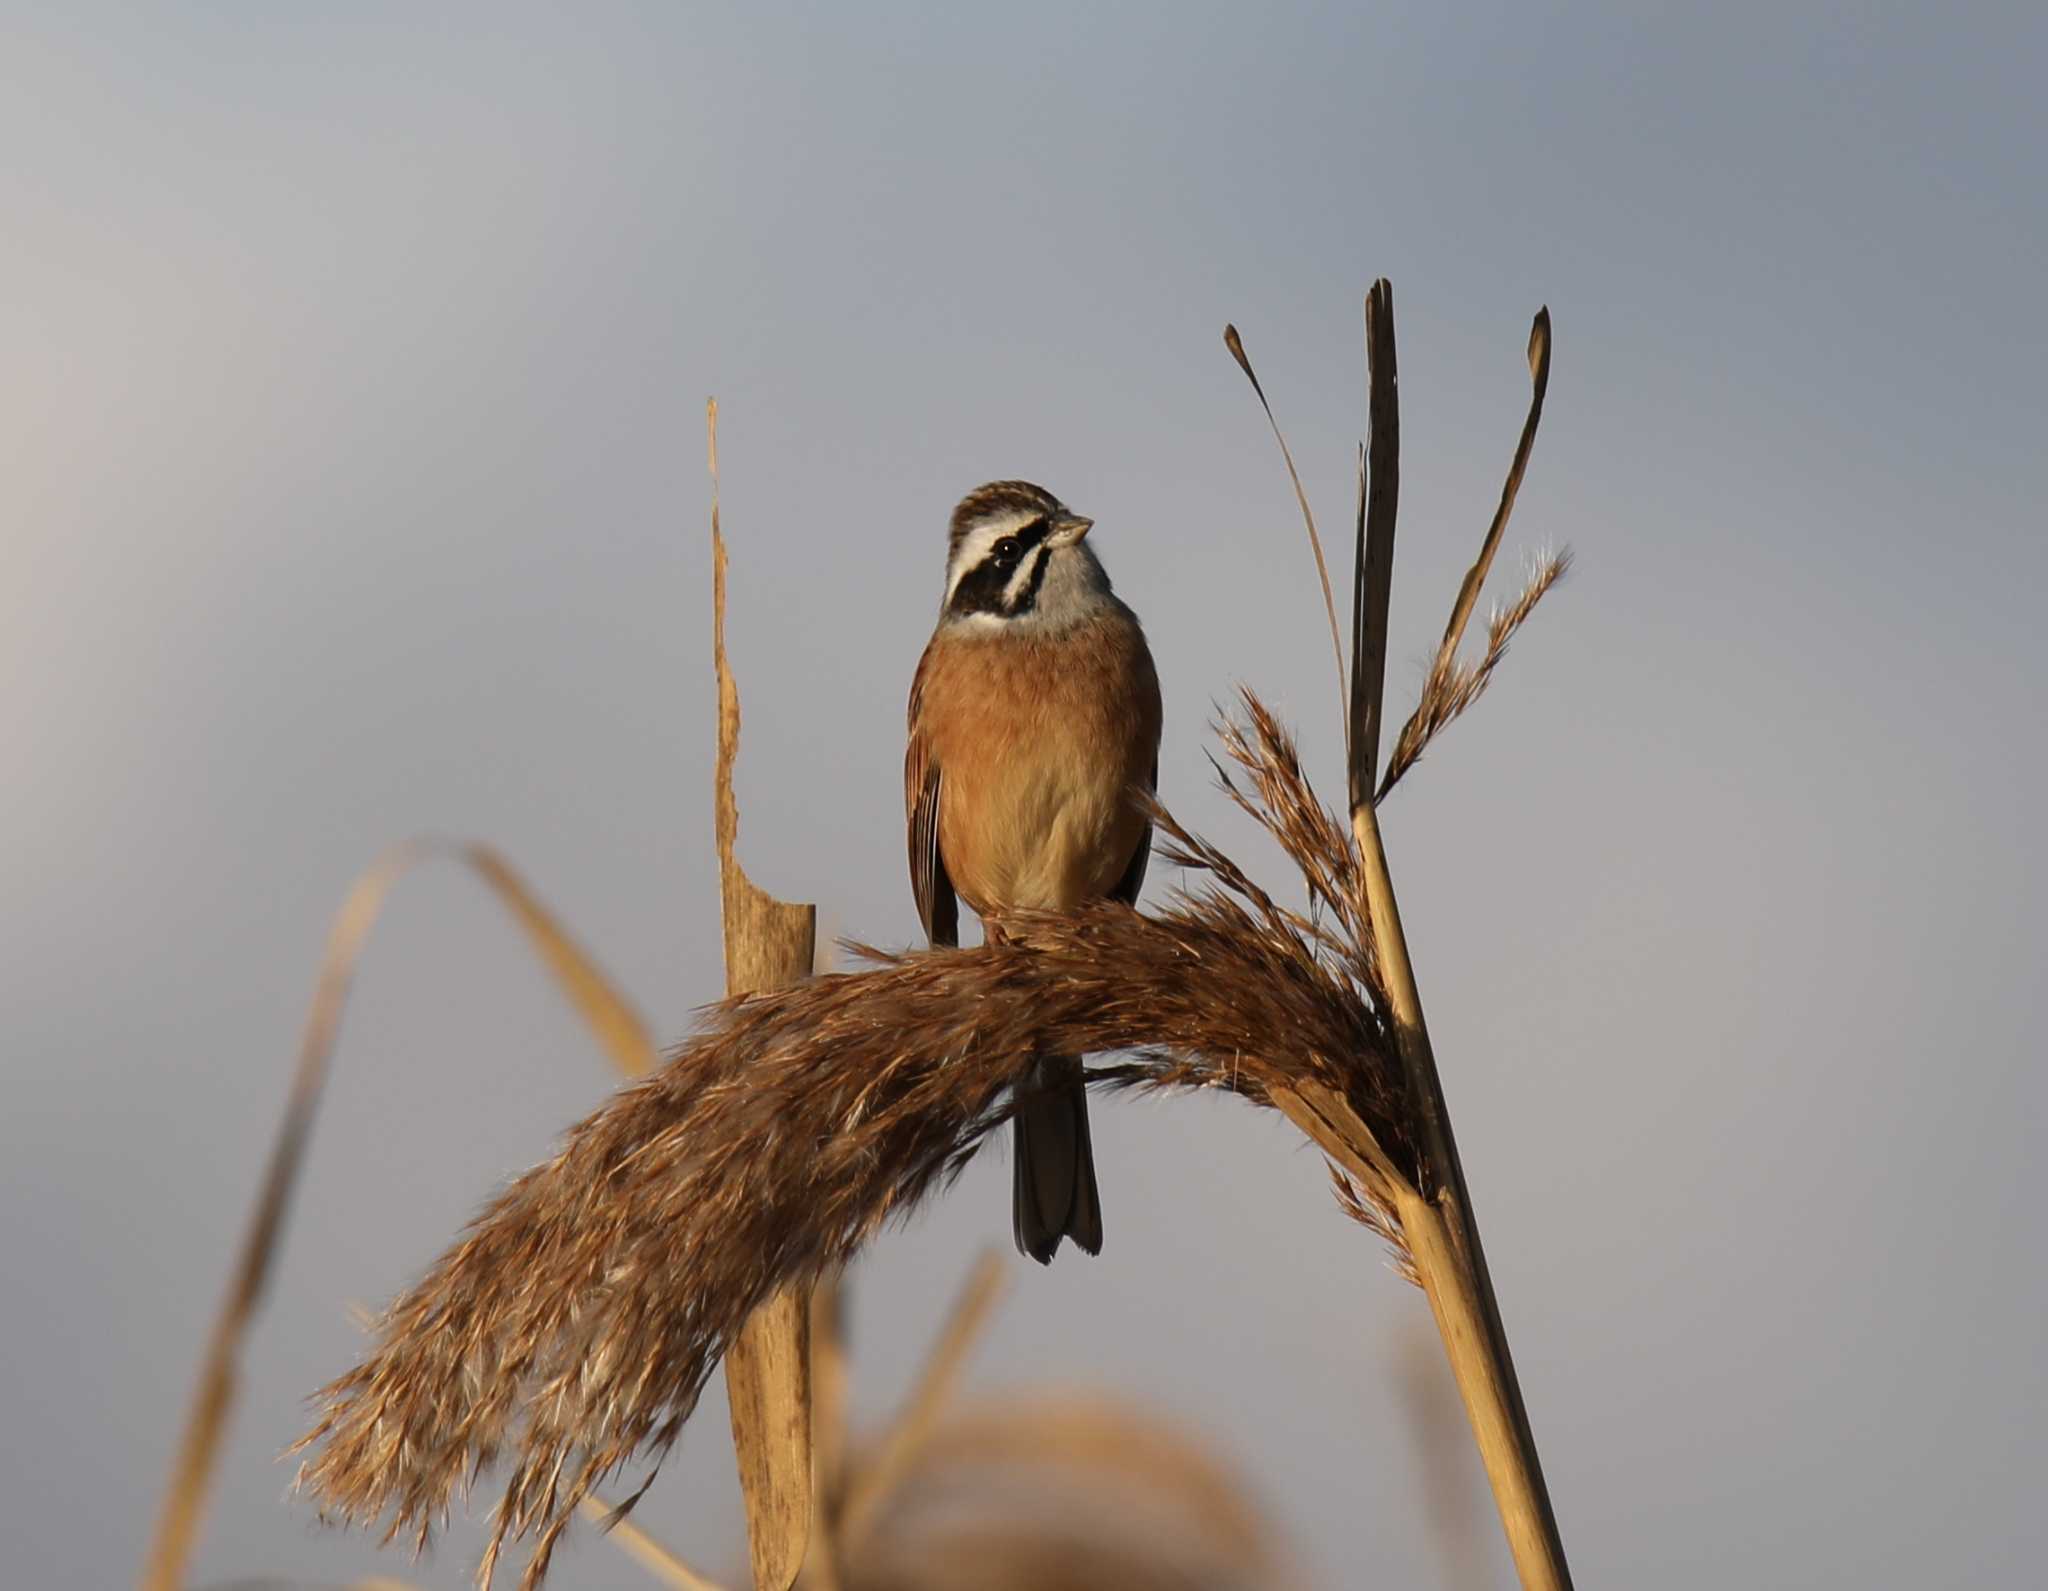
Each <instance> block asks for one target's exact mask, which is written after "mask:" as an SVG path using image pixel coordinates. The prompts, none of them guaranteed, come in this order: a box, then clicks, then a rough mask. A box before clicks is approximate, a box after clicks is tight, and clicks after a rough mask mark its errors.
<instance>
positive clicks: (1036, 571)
mask: <svg viewBox="0 0 2048 1591" xmlns="http://www.w3.org/2000/svg"><path fill="white" fill-rule="evenodd" d="M1019 539H1020V540H1021V539H1022V538H1021V536H1020V538H1019ZM1044 540H1045V532H1044V531H1043V530H1042V529H1041V530H1040V531H1039V533H1038V534H1037V535H1036V536H1035V537H1033V538H1032V542H1031V548H1030V550H1028V551H1026V552H1025V553H1024V554H1023V556H1024V557H1025V558H1029V559H1031V561H1032V562H1031V575H1030V578H1029V579H1027V580H1026V581H1025V583H1024V589H1023V590H1022V591H1020V592H1018V593H1017V601H1016V603H1015V605H1014V606H1013V605H1010V604H1006V603H1005V602H1004V600H1003V593H1004V592H1006V591H1007V590H1008V589H1009V586H1010V582H1011V581H1012V580H1014V579H1016V578H1017V564H1018V560H1017V559H1014V558H1011V559H999V558H996V557H995V556H993V555H991V556H989V557H987V558H984V559H982V561H981V562H980V563H978V564H976V565H975V566H974V567H973V568H972V569H970V570H968V571H967V573H966V574H964V575H962V576H961V577H960V584H959V585H957V586H955V587H954V588H953V595H952V598H951V599H950V600H949V601H948V602H947V603H946V612H947V613H948V614H950V615H952V616H953V617H955V618H959V617H962V616H964V615H966V614H970V613H993V614H997V615H999V616H1001V617H1003V618H1011V619H1014V618H1016V617H1018V616H1019V615H1020V614H1025V613H1029V612H1030V611H1031V610H1032V608H1034V607H1035V606H1036V605H1037V603H1038V588H1039V587H1040V586H1042V585H1043V584H1045V566H1046V565H1047V564H1049V563H1051V562H1052V553H1051V551H1050V550H1040V549H1039V543H1040V542H1042V541H1044Z"/></svg>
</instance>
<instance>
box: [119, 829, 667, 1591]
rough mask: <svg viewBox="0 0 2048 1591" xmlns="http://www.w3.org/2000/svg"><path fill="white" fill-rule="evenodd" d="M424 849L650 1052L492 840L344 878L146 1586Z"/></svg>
mask: <svg viewBox="0 0 2048 1591" xmlns="http://www.w3.org/2000/svg"><path fill="white" fill-rule="evenodd" d="M433 856H452V857H454V858H456V859H458V860H460V861H462V862H464V863H466V864H467V865H468V866H469V867H470V868H471V869H472V870H474V871H475V872H476V874H477V875H478V876H479V877H480V878H482V879H483V880H484V882H485V883H487V884H488V885H490V887H491V890H492V892H493V893H494V894H495V895H496V896H497V897H498V899H499V900H500V901H501V902H503V903H504V905H505V907H506V908H507V909H508V910H509V911H510V912H511V913H512V915H513V916H514V917H515V918H516V919H517V920H518V922H519V924H520V926H521V927H522V928H524V929H525V930H526V934H527V938H528V940H529V942H530V943H531V944H532V945H533V947H534V949H535V951H536V953H537V954H538V955H539V956H540V958H541V959H542V961H543V962H545V963H546V964H547V966H548V969H549V970H550V971H551V972H552V973H553V974H554V975H555V979H556V982H557V983H559V984H560V985H561V987H562V990H563V992H564V993H565V994H566V995H567V996H568V997H569V1000H570V1002H571V1003H572V1004H573V1005H574V1006H575V1007H576V1008H577V1010H578V1011H580V1012H581V1013H582V1014H583V1016H584V1019H585V1020H586V1021H587V1022H589V1023H590V1026H591V1028H592V1031H593V1032H595V1033H596V1034H597V1035H598V1037H599V1038H600V1039H601V1040H602V1041H603V1043H604V1045H605V1047H606V1049H607V1050H608V1051H609V1052H610V1053H611V1055H612V1058H613V1059H614V1061H616V1062H617V1063H618V1064H619V1066H620V1067H621V1069H622V1070H627V1071H632V1070H634V1069H638V1070H642V1071H644V1070H646V1069H647V1067H648V1066H649V1065H651V1064H652V1060H653V1057H654V1054H655V1050H654V1041H653V1040H652V1039H651V1038H650V1037H649V1036H648V1033H647V1028H646V1024H645V1023H643V1022H642V1021H641V1020H640V1017H639V1015H638V1014H637V1013H636V1012H635V1011H634V1010H633V1008H632V1006H631V1005H630V1004H628V1003H627V1001H626V1000H625V998H624V997H623V996H622V995H620V994H619V993H618V992H617V991H616V990H615V989H613V988H612V986H611V985H610V984H609V983H608V982H607V981H606V980H605V978H604V976H603V975H602V974H601V973H600V972H598V970H597V968H596V966H595V964H594V963H593V962H591V960H590V959H589V957H587V956H586V955H585V954H584V953H583V951H582V950H580V949H579V948H578V947H577V945H576V943H575V941H574V940H572V939H571V938H570V937H569V935H568V933H567V932H566V931H565V930H564V929H563V928H562V926H561V924H560V923H558V922H557V921H556V920H555V918H554V916H553V915H552V914H551V913H550V912H549V911H548V910H547V908H546V907H545V906H543V905H542V904H541V903H540V900H539V898H538V897H536V896H535V895H534V893H533V892H532V891H531V890H530V889H528V888H527V887H526V884H525V882H524V881H523V880H522V879H521V878H520V877H519V875H518V874H517V873H516V872H514V871H513V869H512V868H511V866H510V865H509V864H508V863H507V862H506V861H505V860H504V858H503V857H501V856H499V855H498V853H497V852H495V851H493V850H492V849H491V848H490V847H488V846H484V845H473V844H460V843H450V842H446V841H436V840H428V839H418V840H409V841H406V842H405V843H403V844H401V845H397V846H394V847H392V848H391V849H390V850H388V851H386V852H385V853H384V854H383V855H382V856H381V857H379V858H378V859H377V860H376V861H375V862H374V863H372V864H371V866H370V867H369V868H368V870H367V871H365V872H364V873H363V874H362V876H361V877H359V878H358V879H357V880H356V881H355V883H354V884H353V885H351V886H350V888H349V892H348V895H347V898H346V899H344V900H343V902H342V906H341V910H340V911H339V912H338V913H336V914H335V919H334V924H333V927H332V928H331V929H329V931H328V936H327V949H326V951H325V953H324V954H323V955H322V957H321V963H320V975H319V978H318V981H317V982H316V984H315V986H314V992H313V1000H312V1004H311V1005H310V1006H309V1007H308V1009H307V1012H306V1026H305V1030H304V1032H303V1033H302V1035H301V1037H300V1040H299V1055H298V1060H297V1062H296V1063H295V1065H294V1066H293V1068H292V1083H291V1091H290V1092H289V1094H287V1096H286V1098H285V1108H284V1117H283V1119H282V1120H281V1121H280V1122H279V1123H278V1129H277V1137H276V1139H275V1140H274V1142H273V1143H272V1146H271V1151H270V1160H269V1164H268V1165H267V1166H266V1167H265V1169H264V1173H263V1180H262V1182H261V1183H260V1184H259V1185H258V1189H257V1194H256V1200H255V1203H254V1205H253V1206H252V1208H251V1214H250V1221H249V1230H248V1233H247V1235H246V1236H245V1237H244V1238H243V1240H242V1247H241V1250H240V1254H239V1257H238V1258H237V1260H236V1262H235V1268H234V1271H233V1273H232V1275H231V1276H230V1278H229V1281H228V1289H227V1295H226V1297H225V1298H223V1300H222V1301H221V1307H220V1313H219V1315H218V1316H217V1317H216V1318H215V1320H214V1324H213V1330H212V1332H211V1334H210V1335H209V1337H208V1340H207V1345H206V1352H205V1355H204V1357H203V1358H202V1360H201V1364H200V1372H199V1383H198V1386H197V1388H196V1389H195V1390H194V1393H193V1398H192V1405H191V1409H190V1411H189V1412H188V1413H187V1415H186V1418H185V1426H184V1431H183V1434H182V1435H181V1437H180V1438H179V1443H178V1452H177V1457H176V1458H175V1459H174V1460H173V1462H172V1465H171V1476H170V1480H169V1482H168V1484H167V1485H166V1487H165V1490H164V1500H163V1503H162V1506H161V1509H160V1511H159V1513H158V1516H157V1524H156V1531H155V1535H154V1537H153V1538H152V1540H151V1544H150V1549H149V1557H148V1559H147V1560H146V1562H145V1565H144V1568H143V1572H142V1584H143V1586H144V1587H145V1588H147V1591H177V1588H178V1587H180V1586H182V1585H183V1583H184V1575H185V1566H186V1564H187V1562H188V1561H189V1560H190V1557H191V1554H192V1548H193V1546H194V1544H195V1543H196V1541H197V1539H198V1532H199V1521H200V1516H201V1514H202V1513H203V1511H204V1509H205V1504H206V1494H207V1492H208V1490H209V1489H210V1487H211V1485H212V1481H213V1468H214V1464H215V1461H216V1459H217V1457H218V1454H219V1448H220V1441H221V1437H222V1436H223V1435H224V1434H225V1431H226V1428H227V1418H228V1413H229V1411H230V1409H231V1407H232V1405H233V1402H234V1393H235V1380H236V1369H237V1365H238V1362H239V1360H240V1358H241V1350H242V1343H243V1339H244V1338H245V1337H246V1336H247V1335H248V1331H249V1326H250V1323H251V1322H252V1321H253V1320H254V1318H255V1314H256V1310H257V1307H258V1306H259V1305H260V1304H261V1303H262V1300H263V1291H264V1287H265V1285H266V1283H267V1282H268V1280H269V1276H270V1266H271V1262H272V1261H273V1259H274V1258H275V1257H276V1252H277V1248H278V1244H279V1241H280V1239H281V1238H282V1236H283V1232H284V1220H285V1214H286V1209H287V1206H288V1205H289V1203H290V1201H291V1194H292V1188H293V1186H294V1185H295V1184H296V1182H297V1180H298V1172H299V1165H300V1162H301V1161H302V1160H303V1159H304V1157H305V1151H306V1144H307V1142H308V1140H309V1139H310V1137H311V1134H312V1131H313V1122H314V1119H315V1117H316V1116H317V1114H318V1111H319V1104H320V1094H321V1090H322V1088H323V1087H324V1086H325V1084H326V1081H327V1071H328V1067H329V1063H330V1061H331V1058H332V1056H333V1053H334V1042H335V1038H336V1035H337V1034H338V1033H339V1031H340V1027H341V1016H342V1011H343V1009H344V1008H345V1006H346V1005H347V1003H348V991H349V985H350V983H351V982H352V980H353V979H354V976H355V969H356V962H357V961H358V959H360V957H361V955H362V950H363V946H364V945H365V944H366V943H367V942H368V939H369V936H370V930H371V929H372V928H373V927H374V926H375V925H376V922H377V918H378V915H379V913H380V912H381V911H382V910H383V907H384V902H385V899H386V898H387V897H388V896H389V894H390V893H391V889H392V887H393V886H394V885H395V884H396V883H397V882H398V881H399V879H400V878H402V877H403V876H404V875H405V874H406V873H407V872H409V871H410V870H411V869H412V868H413V867H415V866H416V865H418V864H419V863H420V862H422V861H425V860H427V859H428V858H430V857H433Z"/></svg>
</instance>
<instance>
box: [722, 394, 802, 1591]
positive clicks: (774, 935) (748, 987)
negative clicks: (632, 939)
mask: <svg viewBox="0 0 2048 1591" xmlns="http://www.w3.org/2000/svg"><path fill="white" fill-rule="evenodd" d="M704 423H705V431H706V436H707V440H708V445H709V451H710V460H711V565H712V575H711V589H712V657H713V663H714V667H715V670H716V674H717V680H718V759H717V769H716V771H715V773H714V774H713V806H714V812H715V819H714V822H715V826H716V830H717V841H718V877H719V901H720V911H721V915H722V917H723V921H724V928H725V992H726V993H727V994H728V995H746V994H758V993H761V992H764V991H766V990H769V989H780V988H785V987H787V986H788V985H790V984H793V983H800V982H802V981H803V980H804V979H805V978H807V977H809V976H810V974H811V965H812V962H813V960H814V958H815V956H816V950H817V936H818V909H817V907H815V906H811V905H798V904H795V903H792V902H789V901H781V900H777V899H776V898H775V897H774V896H773V895H770V894H769V893H768V892H767V891H766V890H764V889H762V888H760V887H759V886H758V885H757V884H755V883H754V881H753V880H752V879H750V878H749V877H747V871H746V869H745V868H743V867H741V866H740V862H739V857H738V856H737V855H736V854H735V852H734V849H733V847H734V842H735V841H736V840H737V838H738V835H739V823H740V816H739V803H738V801H737V800H735V798H734V796H733V789H732V769H733V762H734V760H735V759H736V758H737V757H738V755H739V746H740V694H739V687H738V686H737V685H736V684H735V683H734V681H733V677H732V667H731V664H730V663H729V662H728V661H727V658H726V652H725V564H726V557H725V537H724V535H723V534H722V533H721V531H720V529H719V522H718V402H717V400H716V399H713V400H712V401H711V402H710V403H708V404H706V405H705V416H704ZM810 1335H811V1317H810V1299H809V1296H808V1294H807V1292H804V1291H799V1290H796V1289H793V1288H785V1289H784V1290H783V1291H782V1292H780V1293H777V1294H776V1295H775V1296H774V1297H772V1298H770V1299H769V1300H768V1301H767V1302H766V1303H764V1304H762V1306H761V1307H760V1308H759V1309H757V1310H756V1311H755V1312H754V1314H753V1316H752V1317H751V1318H750V1319H749V1320H748V1321H747V1323H746V1325H745V1326H743V1327H742V1328H741V1330H740V1333H739V1335H738V1336H737V1337H736V1338H734V1339H733V1343H732V1346H731V1347H730V1348H728V1349H727V1350H726V1355H725V1387H726V1401H727V1404H728V1406H729V1407H730V1409H731V1412H732V1445H733V1455H734V1458H735V1460H736V1461H737V1462H738V1464H739V1471H740V1492H741V1495H742V1496H743V1497H744V1498H745V1500H746V1509H747V1551H748V1556H749V1558H750V1560H751V1562H752V1567H753V1575H754V1586H755V1591H788V1588H789V1587H790V1586H792V1585H794V1584H795V1583H796V1577H797V1575H798V1573H799V1572H800V1571H801V1570H802V1568H803V1564H804V1553H805V1550H806V1548H807V1546H808V1545H809V1542H810V1535H811V1483H812V1473H811V1470H812V1462H813V1458H812V1446H811V1382H810V1369H811V1342H810ZM828 1548H829V1544H828Z"/></svg>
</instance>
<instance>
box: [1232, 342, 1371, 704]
mask: <svg viewBox="0 0 2048 1591" xmlns="http://www.w3.org/2000/svg"><path fill="white" fill-rule="evenodd" d="M1223 346H1224V347H1226V348H1228V349H1229V350H1230V357H1231V358H1233V359H1235V360H1236V361H1237V368H1238V369H1240V370H1242V371H1243V372H1244V376H1245V380H1247V381H1249V382H1250V383H1251V384H1252V391H1253V392H1255V393H1257V394H1258V397H1259V407H1260V408H1262V409H1264V410H1265V411H1266V424H1268V425H1270V426H1271V427H1272V428H1273V440H1274V441H1276V442H1278V443H1279V444H1280V457H1281V458H1282V459H1283V460H1284V461H1285V462H1286V464H1287V478H1288V480H1290V481H1292V482H1293V483H1294V500H1295V501H1296V502H1297V503H1299V504H1300V505H1301V517H1302V522H1303V523H1304V524H1306V525H1307V526H1308V545H1309V550H1310V551H1311V552H1313V553H1314V554H1315V555H1316V578H1317V579H1319V580H1321V581H1322V583H1323V608H1324V611H1325V612H1327V613H1328V614H1329V616H1330V646H1331V648H1332V649H1333V650H1334V651H1335V652H1336V654H1337V694H1338V697H1339V699H1340V700H1341V698H1342V697H1343V694H1344V637H1343V634H1342V633H1341V632H1340V631H1339V630H1338V628H1337V598H1336V597H1335V595H1333V594H1332V592H1331V590H1330V566H1329V565H1328V564H1327V563H1325V562H1324V561H1323V538H1322V537H1321V536H1319V535H1317V534H1316V516H1315V513H1314V511H1313V510H1312V509H1310V507H1309V506H1308V493H1307V492H1305V491H1303V490H1302V485H1301V472H1300V471H1298V470H1297V469H1295V467H1294V453H1293V450H1292V449H1290V448H1289V447H1288V445H1287V438H1286V437H1284V436H1282V435H1281V434H1280V422H1279V421H1278V420H1276V419H1274V418H1273V405H1272V404H1270V403H1268V402H1267V401H1266V389H1265V388H1264V387H1262V386H1260V385H1259V378H1258V375H1257V373H1256V372H1254V371H1253V369H1252V362H1251V359H1250V357H1249V356H1248V355H1247V354H1246V353H1245V351H1244V339H1243V338H1242V337H1240V336H1238V334H1237V328H1236V327H1235V326H1225V327H1224V328H1223Z"/></svg>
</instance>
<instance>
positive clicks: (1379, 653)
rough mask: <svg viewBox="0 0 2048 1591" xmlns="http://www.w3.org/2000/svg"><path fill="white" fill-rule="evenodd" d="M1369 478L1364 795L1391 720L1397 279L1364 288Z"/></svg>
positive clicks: (1358, 589)
mask: <svg viewBox="0 0 2048 1591" xmlns="http://www.w3.org/2000/svg"><path fill="white" fill-rule="evenodd" d="M1365 363H1366V387H1367V395H1366V427H1367V430H1366V450H1365V451H1366V457H1365V470H1366V484H1365V492H1364V499H1363V507H1362V510H1361V512H1360V514H1359V519H1358V542H1357V546H1356V549H1355V552H1354V559H1355V561H1354V562H1353V564H1352V570H1351V693H1350V698H1349V701H1348V703H1347V708H1346V713H1345V720H1344V741H1345V745H1346V746H1347V747H1348V748H1349V753H1350V756H1349V778H1348V780H1347V785H1348V789H1347V792H1346V797H1345V799H1346V801H1347V802H1348V803H1349V805H1350V808H1351V810H1352V811H1354V812H1355V811H1357V810H1358V808H1359V806H1360V805H1361V804H1363V803H1364V802H1365V800H1366V799H1367V797H1368V796H1369V795H1370V793H1371V791H1372V787H1373V779H1374V777H1375V770H1376V769H1377V768H1378V765H1379V756H1380V733H1381V726H1382V725H1383V724H1384V722H1385V720H1386V683H1387V611H1388V608H1389V605H1390V604H1391V602H1392V600H1393V591H1394V523H1395V520H1396V518H1397V517H1398V514H1399V509H1400V502H1401V379H1400V367H1399V361H1398V359H1397V356H1396V354H1395V349H1394V284H1393V283H1391V282H1389V281H1388V280H1387V279H1386V278H1385V277H1384V276H1383V277H1381V278H1380V279H1379V280H1378V281H1376V282H1374V283H1373V284H1372V287H1371V289H1370V291H1368V292H1367V293H1366V295H1365Z"/></svg>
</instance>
